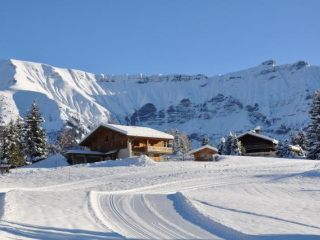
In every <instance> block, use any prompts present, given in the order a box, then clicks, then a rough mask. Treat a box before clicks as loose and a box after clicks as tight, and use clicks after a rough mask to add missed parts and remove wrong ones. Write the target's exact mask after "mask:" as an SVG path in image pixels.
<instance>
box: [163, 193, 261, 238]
mask: <svg viewBox="0 0 320 240" xmlns="http://www.w3.org/2000/svg"><path fill="white" fill-rule="evenodd" d="M168 198H169V199H170V200H172V201H173V204H174V208H175V209H176V211H177V212H178V213H179V214H180V215H181V216H182V217H183V218H184V219H186V220H188V221H190V222H192V223H194V224H196V225H198V226H199V227H201V228H203V229H205V230H206V231H208V232H210V233H213V234H214V235H216V236H219V237H221V238H223V239H246V240H247V239H248V240H250V239H257V238H256V237H254V236H251V235H246V234H244V233H241V232H239V231H236V230H234V229H232V228H229V227H227V226H224V225H222V224H221V223H219V222H216V221H215V220H213V219H212V218H210V217H209V216H207V215H205V214H204V213H202V212H201V211H199V210H198V208H197V207H196V206H195V205H194V203H193V202H191V201H190V200H189V199H188V198H187V197H186V196H185V195H183V194H182V193H181V192H177V193H175V194H171V195H169V196H168Z"/></svg>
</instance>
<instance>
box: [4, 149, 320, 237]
mask: <svg viewBox="0 0 320 240" xmlns="http://www.w3.org/2000/svg"><path fill="white" fill-rule="evenodd" d="M54 159H61V160H62V156H61V155H57V156H54V157H52V158H51V160H50V158H49V159H47V162H52V161H55V160H54ZM221 159H222V161H220V162H189V161H188V162H183V161H181V162H153V161H152V160H150V159H149V158H147V157H145V156H142V157H140V158H138V159H124V160H121V161H120V160H119V161H106V162H101V163H94V164H83V165H75V166H60V167H55V166H53V167H51V168H50V167H46V168H18V169H14V170H11V173H9V174H4V175H0V239H49V240H50V239H87V240H89V239H279V240H285V239H290V240H291V239H294V240H295V239H320V222H319V210H320V198H319V185H320V163H319V162H318V161H311V160H303V159H278V158H259V157H235V156H234V157H233V156H222V158H221ZM45 161H46V160H44V162H45ZM39 164H40V163H39ZM34 166H36V165H34ZM46 166H49V165H46ZM69 173H71V175H69Z"/></svg>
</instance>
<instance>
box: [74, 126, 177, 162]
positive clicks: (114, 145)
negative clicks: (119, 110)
mask: <svg viewBox="0 0 320 240" xmlns="http://www.w3.org/2000/svg"><path fill="white" fill-rule="evenodd" d="M110 126H111V125H110ZM114 126H115V125H113V127H114ZM118 126H120V125H118ZM135 128H137V127H135ZM120 130H121V129H120ZM142 130H145V129H142ZM153 131H155V130H153ZM162 134H163V133H162ZM165 135H167V134H165ZM160 136H161V135H160ZM172 139H173V137H171V136H170V135H169V138H167V139H164V138H160V137H159V138H157V137H141V136H128V135H126V134H125V133H123V132H121V131H117V130H115V129H110V128H108V127H106V126H103V125H101V126H99V127H98V128H96V129H95V130H94V131H93V132H92V133H91V134H90V135H89V136H87V137H86V138H85V139H84V140H83V141H82V142H81V143H80V144H79V145H80V146H82V147H87V148H89V149H90V151H92V152H96V153H97V154H96V155H94V154H92V153H91V154H90V155H89V154H85V153H72V154H71V153H69V154H68V158H69V159H73V160H72V161H71V160H70V161H71V162H73V163H74V164H77V163H84V162H89V161H91V160H92V161H98V159H102V160H107V159H110V160H114V159H118V158H127V157H138V156H140V155H147V156H149V157H150V158H152V159H153V160H155V161H161V160H162V159H163V155H165V154H172V148H171V147H169V142H170V141H172ZM102 160H99V161H102Z"/></svg>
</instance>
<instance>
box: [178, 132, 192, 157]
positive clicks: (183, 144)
mask: <svg viewBox="0 0 320 240" xmlns="http://www.w3.org/2000/svg"><path fill="white" fill-rule="evenodd" d="M190 150H191V142H190V139H189V138H188V135H187V134H186V133H185V132H182V133H181V135H180V152H181V153H182V154H184V155H185V154H188V152H189V151H190Z"/></svg>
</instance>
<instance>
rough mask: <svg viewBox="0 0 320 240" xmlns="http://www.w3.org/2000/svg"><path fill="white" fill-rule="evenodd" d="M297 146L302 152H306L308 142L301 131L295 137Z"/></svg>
mask: <svg viewBox="0 0 320 240" xmlns="http://www.w3.org/2000/svg"><path fill="white" fill-rule="evenodd" d="M295 139H296V142H297V145H299V146H300V147H301V148H302V150H303V151H308V149H309V148H308V141H307V136H306V134H305V132H304V131H303V130H302V129H301V130H300V131H299V132H298V133H297V134H296V136H295Z"/></svg>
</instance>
